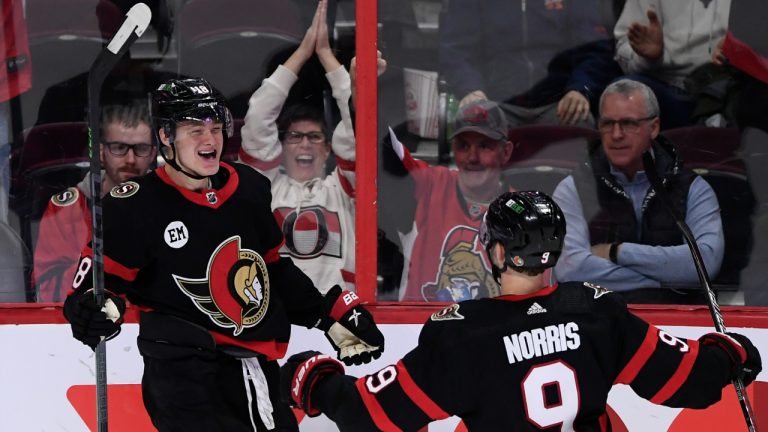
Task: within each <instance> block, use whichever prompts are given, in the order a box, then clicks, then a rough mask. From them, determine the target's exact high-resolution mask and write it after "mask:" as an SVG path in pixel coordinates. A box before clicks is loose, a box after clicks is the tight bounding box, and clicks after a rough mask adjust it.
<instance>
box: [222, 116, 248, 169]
mask: <svg viewBox="0 0 768 432" xmlns="http://www.w3.org/2000/svg"><path fill="white" fill-rule="evenodd" d="M233 123H234V124H233V126H234V131H233V134H232V136H231V137H230V138H229V139H227V147H226V148H225V149H224V154H223V155H222V156H221V159H222V160H225V161H235V160H237V154H238V153H239V152H240V144H241V142H242V138H241V136H240V129H242V128H243V124H244V123H245V120H243V119H239V118H236V119H234V120H233Z"/></svg>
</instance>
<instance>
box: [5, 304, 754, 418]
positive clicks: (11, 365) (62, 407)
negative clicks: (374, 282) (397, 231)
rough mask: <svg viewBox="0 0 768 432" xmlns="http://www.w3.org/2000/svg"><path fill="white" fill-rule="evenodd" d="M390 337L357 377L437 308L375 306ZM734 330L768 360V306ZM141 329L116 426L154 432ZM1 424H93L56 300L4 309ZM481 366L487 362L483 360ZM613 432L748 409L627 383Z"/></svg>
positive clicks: (304, 342) (125, 347)
mask: <svg viewBox="0 0 768 432" xmlns="http://www.w3.org/2000/svg"><path fill="white" fill-rule="evenodd" d="M373 309H374V314H375V315H376V317H377V321H378V322H380V323H382V324H381V325H380V326H381V329H382V331H383V332H384V335H385V337H386V340H387V345H386V351H385V353H384V355H383V357H382V358H381V359H379V360H377V361H376V362H374V364H373V365H366V366H358V367H350V368H348V369H347V370H348V372H349V373H350V374H352V375H360V374H364V373H369V372H374V371H376V370H378V369H379V368H381V367H384V366H386V365H387V364H389V363H393V362H395V361H396V360H397V359H399V358H400V357H402V356H403V355H404V354H405V353H406V352H407V351H408V350H410V349H411V348H412V347H413V346H415V344H416V340H417V337H418V333H419V330H420V328H421V324H418V323H420V322H423V320H424V319H425V318H426V317H427V316H428V315H429V314H430V313H431V312H432V311H434V310H435V309H436V307H435V306H434V305H428V306H423V305H411V306H403V305H389V306H377V307H375V308H373ZM633 310H635V312H637V313H638V314H639V315H641V316H643V317H644V318H646V319H647V320H648V321H650V322H652V323H654V324H657V325H659V326H660V327H662V328H664V329H666V330H669V331H670V332H671V333H673V334H675V335H679V336H683V337H688V338H697V337H698V336H700V335H702V334H704V333H707V332H710V331H712V327H711V325H710V323H711V318H710V317H709V312H708V311H707V310H706V309H705V308H692V307H651V306H646V307H636V308H633ZM724 312H725V319H726V324H727V325H728V329H729V331H736V332H739V333H743V334H745V335H747V336H748V337H749V338H750V339H752V341H754V343H755V345H756V346H757V347H758V349H759V350H760V352H761V353H762V354H763V358H764V359H765V358H768V310H765V311H763V310H760V309H755V308H737V307H732V308H724ZM137 333H138V326H137V325H136V324H135V315H134V314H129V316H128V322H127V323H126V324H125V325H124V326H123V330H122V333H121V334H120V335H119V336H118V337H117V338H116V339H114V340H112V341H110V342H109V343H108V350H107V351H108V371H107V375H108V383H109V390H108V395H109V406H110V412H109V419H110V422H109V423H110V431H112V432H119V431H126V432H127V431H144V430H146V431H151V430H154V429H153V428H152V427H151V424H150V423H149V419H148V417H147V415H146V412H145V411H144V408H143V406H142V403H141V390H140V385H139V383H140V382H141V367H142V362H141V357H140V356H139V354H138V352H137V349H136V342H135V341H136V335H137ZM0 346H2V347H3V353H2V356H0V383H1V384H0V429H1V430H4V431H5V430H7V431H87V430H95V429H91V428H89V426H91V425H94V424H95V419H94V416H95V385H94V358H93V353H92V352H91V350H90V349H89V348H88V347H86V346H84V345H82V344H80V343H79V342H77V341H76V340H74V339H72V337H71V331H70V329H69V326H68V325H67V324H66V323H64V321H63V318H62V316H61V309H60V308H59V307H58V306H53V305H49V306H47V307H46V306H41V305H29V304H23V305H21V304H20V305H0ZM306 349H316V350H319V351H323V352H328V353H331V352H333V350H332V349H331V347H330V345H329V344H328V342H327V341H326V339H325V337H323V335H322V334H321V333H320V332H319V331H317V330H307V329H304V328H300V327H294V328H293V336H292V339H291V343H290V345H289V354H290V353H293V352H299V351H303V350H306ZM477 367H482V365H477ZM748 393H749V396H750V397H751V402H752V404H753V409H754V412H755V413H756V415H757V417H758V418H757V421H758V426H762V428H768V373H766V372H765V371H764V372H763V373H761V375H760V376H758V381H757V382H756V383H755V384H754V385H752V386H750V387H749V389H748ZM609 406H610V408H611V410H612V418H613V425H614V431H618V432H621V431H649V430H653V431H664V430H669V431H675V432H682V431H690V430H697V431H708V430H712V431H726V430H727V431H740V430H744V428H743V426H742V425H743V423H744V422H743V417H742V414H741V409H740V407H739V405H738V402H737V400H736V396H735V392H734V391H733V388H732V387H731V386H729V387H727V388H726V389H725V390H724V392H723V400H722V401H721V402H720V403H718V404H716V405H714V406H712V407H710V408H708V409H706V410H680V409H671V408H665V407H660V406H656V405H652V404H650V403H649V402H647V401H645V400H643V399H641V398H639V397H637V396H635V395H634V393H632V391H631V390H630V389H629V387H627V386H623V385H622V386H617V387H614V389H613V391H612V392H611V394H610V396H609ZM457 423H458V421H457V420H456V419H448V420H445V421H442V422H437V423H433V424H431V425H430V426H429V431H430V432H433V431H439V432H453V431H460V430H463V428H462V427H461V426H460V425H458V424H457ZM300 425H301V430H302V431H318V432H319V431H334V430H336V429H335V427H334V426H333V424H332V423H330V422H329V421H328V420H327V419H326V418H324V417H317V418H313V419H310V418H302V419H301V423H300Z"/></svg>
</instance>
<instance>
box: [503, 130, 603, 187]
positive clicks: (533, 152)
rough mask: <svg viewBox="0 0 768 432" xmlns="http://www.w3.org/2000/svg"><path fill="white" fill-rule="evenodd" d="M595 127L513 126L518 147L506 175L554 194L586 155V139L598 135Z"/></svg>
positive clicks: (512, 182)
mask: <svg viewBox="0 0 768 432" xmlns="http://www.w3.org/2000/svg"><path fill="white" fill-rule="evenodd" d="M599 137H600V134H599V133H598V132H597V131H596V130H594V129H587V128H582V127H577V126H560V125H529V126H521V127H517V128H513V129H510V131H509V139H510V141H512V143H513V144H514V146H515V148H514V151H513V152H512V156H511V157H510V159H509V160H508V161H507V163H506V164H505V168H504V177H505V179H506V180H507V181H508V182H509V184H510V185H511V186H512V187H514V188H516V189H518V190H526V189H536V190H540V191H542V192H545V193H547V194H552V192H553V191H554V189H555V187H556V186H557V184H558V183H559V182H560V181H561V180H562V179H564V178H565V177H566V176H568V174H570V173H571V170H573V169H574V168H575V167H576V166H577V165H578V163H579V162H580V161H581V160H583V158H584V157H585V156H586V149H587V143H588V142H589V141H591V140H594V139H598V138H599Z"/></svg>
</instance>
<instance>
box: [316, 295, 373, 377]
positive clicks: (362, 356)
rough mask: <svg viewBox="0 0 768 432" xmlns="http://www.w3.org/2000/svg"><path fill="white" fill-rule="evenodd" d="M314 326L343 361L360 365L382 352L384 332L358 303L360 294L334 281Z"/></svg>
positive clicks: (346, 363) (348, 364) (347, 363)
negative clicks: (322, 333)
mask: <svg viewBox="0 0 768 432" xmlns="http://www.w3.org/2000/svg"><path fill="white" fill-rule="evenodd" d="M317 328H319V329H320V330H323V331H324V332H325V336H326V337H327V338H328V340H329V341H330V342H331V345H333V348H334V349H335V350H336V355H337V357H338V358H339V360H341V361H343V362H344V364H345V365H347V366H351V365H353V364H355V365H360V364H363V363H368V362H370V361H371V360H372V359H377V358H379V357H380V356H381V353H382V352H384V335H382V334H381V331H379V328H378V327H377V326H376V323H375V322H374V321H373V316H372V315H371V313H370V312H368V310H367V309H365V308H364V307H363V306H362V305H361V304H360V298H359V297H357V294H355V293H353V292H351V291H346V290H345V291H342V290H341V287H340V286H338V285H334V286H333V288H331V289H330V290H329V291H328V293H326V294H325V300H324V301H323V318H321V319H320V322H319V323H318V325H317Z"/></svg>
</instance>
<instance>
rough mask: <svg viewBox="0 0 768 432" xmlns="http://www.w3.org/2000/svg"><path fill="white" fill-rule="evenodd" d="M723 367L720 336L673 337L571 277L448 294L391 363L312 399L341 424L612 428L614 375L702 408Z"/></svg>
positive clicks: (715, 396)
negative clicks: (474, 294) (530, 289)
mask: <svg viewBox="0 0 768 432" xmlns="http://www.w3.org/2000/svg"><path fill="white" fill-rule="evenodd" d="M729 370H730V360H729V358H728V357H727V354H726V353H725V352H724V351H723V350H721V349H720V348H715V347H711V346H705V345H703V344H700V343H699V342H698V341H695V340H686V339H679V338H676V337H674V336H672V335H671V334H669V333H666V332H665V331H663V330H660V329H658V328H656V327H654V326H652V325H649V324H648V323H646V322H645V321H643V320H641V319H640V318H638V317H637V316H635V315H633V314H631V313H630V312H629V311H628V310H627V307H626V305H625V304H623V303H622V302H621V300H620V299H619V298H617V297H616V296H615V295H613V294H610V293H609V292H608V291H607V290H605V289H603V288H600V287H597V286H595V285H591V284H588V283H583V284H582V283H578V282H569V283H562V284H560V285H559V286H551V287H548V288H545V289H544V290H542V291H539V292H537V293H535V294H531V295H525V296H513V295H508V296H501V297H497V298H494V299H480V300H470V301H466V302H462V303H458V304H454V305H451V306H449V307H447V308H445V309H444V310H442V311H440V312H438V313H435V314H433V315H432V317H431V318H430V320H429V321H428V322H427V323H426V324H425V325H424V327H423V329H422V332H421V335H420V337H419V344H418V346H417V347H416V348H415V349H414V350H413V351H411V352H410V353H408V354H407V355H406V356H405V357H404V358H403V359H402V360H401V361H400V362H398V363H397V364H396V365H392V366H387V367H385V368H383V369H381V370H380V371H378V372H377V373H374V374H372V375H369V376H365V377H362V378H359V379H357V380H356V381H352V379H351V378H350V377H348V376H344V375H331V376H329V378H326V379H324V380H323V381H321V382H320V383H319V384H318V387H317V390H315V391H314V392H313V403H314V404H315V406H317V407H318V408H320V410H321V411H322V412H323V413H325V414H326V415H328V417H330V418H331V419H332V420H334V421H335V422H336V423H337V424H338V425H339V427H340V429H341V430H342V431H352V430H355V431H361V430H386V431H397V430H403V431H415V430H418V429H419V428H420V427H422V426H424V425H425V424H427V423H429V422H430V421H433V420H438V419H443V418H446V417H449V416H451V415H456V416H459V417H461V418H462V419H463V420H464V422H465V424H466V426H467V428H468V429H469V430H470V431H501V430H504V431H541V430H553V431H555V430H556V431H560V430H562V431H573V430H577V431H610V430H611V429H610V424H609V420H608V416H607V414H606V411H605V409H606V408H605V407H606V400H607V396H608V392H609V390H610V389H611V386H613V385H614V384H627V385H629V386H631V387H632V389H633V390H634V391H635V392H636V393H637V394H638V395H640V396H642V397H643V398H646V399H648V400H650V401H651V402H653V403H656V404H662V405H667V406H671V407H692V408H703V407H706V406H708V405H710V404H712V403H714V402H716V401H718V400H719V399H720V395H721V390H722V388H723V387H724V386H725V385H726V384H727V383H728V382H729V379H730V378H729V375H728V373H729ZM550 428H551V429H550Z"/></svg>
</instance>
